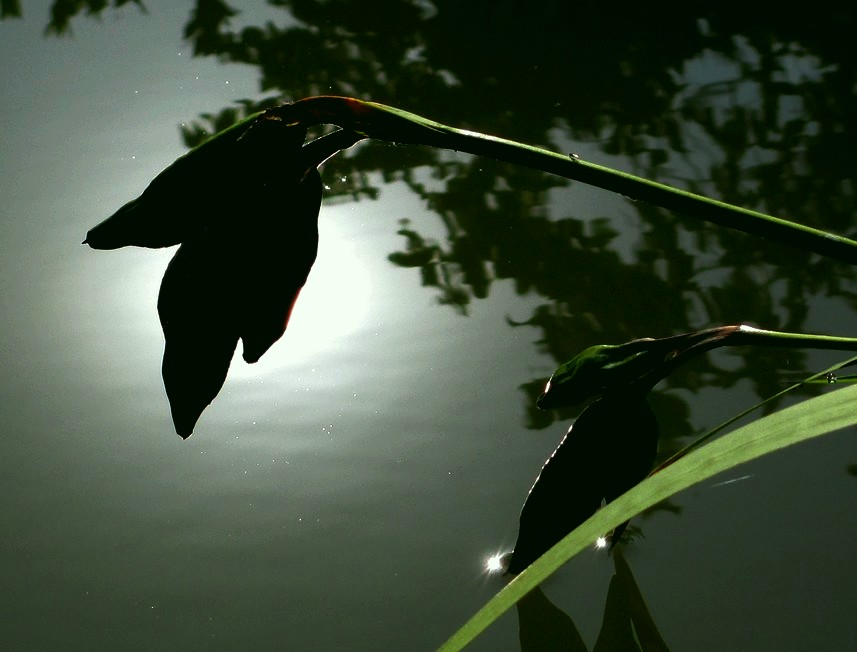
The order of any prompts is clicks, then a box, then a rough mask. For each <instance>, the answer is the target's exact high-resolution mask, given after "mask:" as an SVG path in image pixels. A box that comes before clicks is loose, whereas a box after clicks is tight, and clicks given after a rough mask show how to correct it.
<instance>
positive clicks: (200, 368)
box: [158, 238, 238, 439]
mask: <svg viewBox="0 0 857 652" xmlns="http://www.w3.org/2000/svg"><path fill="white" fill-rule="evenodd" d="M221 254H222V249H219V248H214V247H211V243H210V242H208V241H207V239H206V238H201V239H199V240H197V241H192V242H189V243H186V244H183V245H182V246H181V247H180V248H179V250H178V252H176V255H175V257H174V258H173V259H172V261H171V262H170V264H169V267H167V271H166V273H165V274H164V278H163V281H162V282H161V291H160V294H159V296H158V314H159V315H160V318H161V325H162V327H163V330H164V339H165V347H164V361H163V368H162V372H163V377H164V387H165V389H166V392H167V398H168V399H169V401H170V408H171V410H172V416H173V423H174V424H175V428H176V432H177V433H178V434H179V435H180V436H181V437H182V438H184V439H187V438H188V437H189V436H190V435H191V433H192V432H193V429H194V426H195V425H196V422H197V420H198V419H199V417H200V415H201V414H202V411H203V410H204V409H205V408H206V407H207V406H208V404H209V403H211V401H212V400H213V399H214V397H215V396H217V394H218V392H219V391H220V389H221V387H222V386H223V383H224V381H225V380H226V372H227V371H228V370H229V364H230V362H231V361H232V355H233V353H234V351H235V347H236V345H237V343H238V328H237V325H236V324H235V323H234V317H233V314H234V311H233V310H232V306H231V305H230V296H234V294H233V293H232V292H230V289H231V288H230V281H229V279H228V278H227V277H226V273H227V272H226V270H225V266H224V265H223V261H222V259H221Z"/></svg>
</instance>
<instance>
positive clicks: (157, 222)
mask: <svg viewBox="0 0 857 652" xmlns="http://www.w3.org/2000/svg"><path fill="white" fill-rule="evenodd" d="M261 115H262V114H260V113H256V114H253V115H251V116H249V117H248V118H245V119H244V120H242V121H241V122H238V123H236V124H235V125H233V126H232V127H230V128H228V129H225V130H224V131H221V132H219V133H218V134H216V135H215V136H213V137H212V138H210V139H208V140H207V141H205V142H204V143H202V144H201V145H199V146H197V147H195V148H194V149H192V150H190V151H189V152H188V153H187V154H185V155H184V156H181V157H179V158H178V159H176V161H175V162H174V163H173V164H172V165H170V166H169V167H167V168H166V169H165V170H163V171H162V172H161V173H160V174H159V175H158V176H156V177H155V178H154V179H153V180H152V182H151V183H150V184H149V186H148V187H147V188H146V189H145V190H144V191H143V193H142V194H141V195H140V196H139V197H137V198H136V199H133V200H131V201H130V202H128V203H127V204H125V205H124V206H123V207H122V208H120V209H119V210H118V211H116V212H115V213H114V214H113V215H111V216H110V217H108V218H107V219H106V220H104V221H103V222H101V223H100V224H98V225H97V226H95V227H93V228H92V229H90V230H89V232H88V233H87V234H86V239H85V240H84V241H83V243H84V244H88V245H89V246H90V247H92V248H93V249H117V248H119V247H126V246H137V247H152V248H157V247H170V246H172V245H176V244H179V243H181V242H184V241H186V240H188V239H190V238H192V237H194V236H196V235H198V234H199V233H200V232H201V230H202V229H203V228H205V227H206V226H209V225H210V223H211V221H212V219H216V218H218V217H222V216H223V214H222V212H221V211H220V210H219V209H220V206H221V205H222V203H223V202H224V201H229V200H230V198H231V197H233V196H234V195H235V194H236V193H240V192H241V189H242V186H243V185H244V184H245V183H246V182H247V180H248V179H250V178H252V176H253V175H258V174H269V173H270V168H271V157H272V156H273V155H274V154H278V155H279V156H281V157H282V158H283V160H288V158H289V156H290V154H289V153H288V152H290V151H294V150H295V148H300V146H301V144H302V143H303V140H304V138H305V137H306V130H305V129H303V128H299V127H290V126H287V125H285V124H284V123H282V122H279V121H275V120H267V119H264V118H261V119H260V116H261ZM251 133H252V137H249V138H248V139H247V141H246V142H245V141H244V140H243V139H242V136H243V135H245V134H251ZM279 169H280V170H282V169H283V165H280V166H279Z"/></svg>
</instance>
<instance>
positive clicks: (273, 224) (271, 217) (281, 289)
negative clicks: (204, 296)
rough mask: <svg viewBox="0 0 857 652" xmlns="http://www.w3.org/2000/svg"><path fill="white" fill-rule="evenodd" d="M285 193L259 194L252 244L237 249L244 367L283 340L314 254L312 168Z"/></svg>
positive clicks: (317, 202) (316, 192) (316, 189)
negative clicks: (239, 261) (245, 363)
mask: <svg viewBox="0 0 857 652" xmlns="http://www.w3.org/2000/svg"><path fill="white" fill-rule="evenodd" d="M281 183H282V182H281ZM282 185H286V184H284V183H283V184H282ZM288 189H289V190H290V191H291V192H289V193H284V192H283V190H284V189H283V188H277V186H276V184H271V185H269V186H267V187H265V188H260V189H259V190H258V196H257V197H256V200H255V201H256V203H257V204H258V206H257V211H258V212H257V213H256V215H255V216H254V217H253V218H252V222H253V223H254V224H253V227H252V231H251V232H248V233H247V236H248V237H249V238H250V239H251V242H247V243H246V244H244V243H242V244H241V246H242V247H243V252H242V255H243V260H242V261H241V265H240V266H239V267H240V270H241V272H240V273H241V275H242V277H243V278H242V279H241V281H240V288H239V299H240V305H241V309H240V316H239V323H240V328H239V331H240V335H241V340H242V342H243V348H244V351H243V356H244V359H245V360H246V361H247V362H256V361H257V360H258V359H259V358H260V357H261V356H262V355H263V354H264V353H265V352H266V351H267V350H268V349H269V348H270V347H271V345H272V344H274V342H276V341H277V340H278V339H280V337H282V335H283V333H284V332H285V330H286V326H287V324H288V320H289V317H290V315H291V312H292V308H293V307H294V304H295V301H296V300H297V297H298V294H299V293H300V290H301V288H302V287H303V285H304V284H305V283H306V280H307V277H308V276H309V273H310V269H311V268H312V265H313V263H314V262H315V257H316V252H317V251H318V213H319V209H320V207H321V193H322V184H321V177H320V176H319V174H318V170H316V169H315V168H311V169H310V170H309V171H307V173H306V175H305V176H304V177H303V179H301V180H300V182H299V183H297V184H293V183H289V184H288ZM263 204H264V205H263ZM242 239H243V238H242Z"/></svg>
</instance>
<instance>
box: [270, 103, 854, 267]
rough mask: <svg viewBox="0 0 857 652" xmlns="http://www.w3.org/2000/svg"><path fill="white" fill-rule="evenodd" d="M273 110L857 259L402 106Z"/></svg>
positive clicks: (747, 216)
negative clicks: (502, 164)
mask: <svg viewBox="0 0 857 652" xmlns="http://www.w3.org/2000/svg"><path fill="white" fill-rule="evenodd" d="M266 115H269V116H276V117H277V118H278V119H281V120H284V121H287V122H289V123H294V124H297V123H300V124H302V125H304V126H307V127H308V126H313V125H320V124H335V125H338V126H340V127H343V128H345V129H350V130H352V131H355V132H357V133H359V134H362V135H364V136H366V137H367V138H374V139H378V140H385V141H389V142H393V143H398V144H407V145H426V146H429V147H437V148H442V149H450V150H455V151H460V152H466V153H469V154H475V155H477V156H484V157H487V158H493V159H497V160H501V161H507V162H509V163H514V164H516V165H523V166H525V167H529V168H533V169H536V170H542V171H544V172H548V173H550V174H555V175H558V176H561V177H565V178H566V179H572V180H575V181H581V182H583V183H586V184H589V185H593V186H597V187H599V188H603V189H605V190H610V191H612V192H616V193H619V194H621V195H624V196H626V197H629V198H630V199H633V200H637V201H643V202H646V203H649V204H653V205H655V206H660V207H662V208H667V209H670V210H674V211H677V212H679V213H683V214H686V215H689V216H692V217H697V218H700V219H703V220H706V221H708V222H711V223H712V224H717V225H720V226H726V227H729V228H731V229H735V230H738V231H743V232H744V233H748V234H750V235H755V236H759V237H762V238H766V239H769V240H773V241H776V242H780V243H782V244H786V245H790V246H793V247H797V248H799V249H804V250H808V251H812V252H814V253H818V254H821V255H823V256H826V257H828V258H833V259H835V260H839V261H842V262H846V263H850V264H857V242H855V241H854V240H851V239H849V238H845V237H842V236H837V235H833V234H831V233H827V232H825V231H821V230H819V229H814V228H811V227H808V226H804V225H801V224H797V223H795V222H791V221H789V220H785V219H781V218H778V217H773V216H771V215H766V214H764V213H759V212H757V211H752V210H748V209H745V208H739V207H736V206H732V205H731V204H727V203H725V202H721V201H717V200H715V199H710V198H708V197H704V196H702V195H697V194H694V193H691V192H687V191H685V190H680V189H678V188H673V187H672V186H668V185H665V184H662V183H657V182H655V181H650V180H648V179H644V178H642V177H637V176H634V175H632V174H628V173H626V172H621V171H619V170H614V169H612V168H608V167H605V166H602V165H598V164H596V163H591V162H589V161H584V160H582V159H580V158H578V157H576V156H574V155H569V156H566V155H563V154H558V153H556V152H551V151H548V150H545V149H541V148H539V147H533V146H531V145H524V144H522V143H518V142H515V141H512V140H506V139H504V138H497V137H495V136H488V135H486V134H481V133H478V132H473V131H466V130H463V129H456V128H455V127H450V126H447V125H444V124H441V123H439V122H435V121H433V120H429V119H427V118H423V117H421V116H418V115H416V114H413V113H409V112H407V111H402V110H401V109H397V108H394V107H390V106H386V105H384V104H378V103H376V102H365V101H362V100H357V99H354V98H349V97H337V96H318V97H308V98H305V99H303V100H299V101H297V102H294V103H292V104H286V105H283V106H279V107H276V108H273V109H269V110H268V111H267V112H266Z"/></svg>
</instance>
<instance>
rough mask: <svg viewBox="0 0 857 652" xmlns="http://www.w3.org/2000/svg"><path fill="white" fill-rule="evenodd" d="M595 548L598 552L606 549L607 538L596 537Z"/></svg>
mask: <svg viewBox="0 0 857 652" xmlns="http://www.w3.org/2000/svg"><path fill="white" fill-rule="evenodd" d="M595 547H596V548H598V550H603V549H604V548H606V547H607V537H598V538H597V539H596V540H595Z"/></svg>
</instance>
